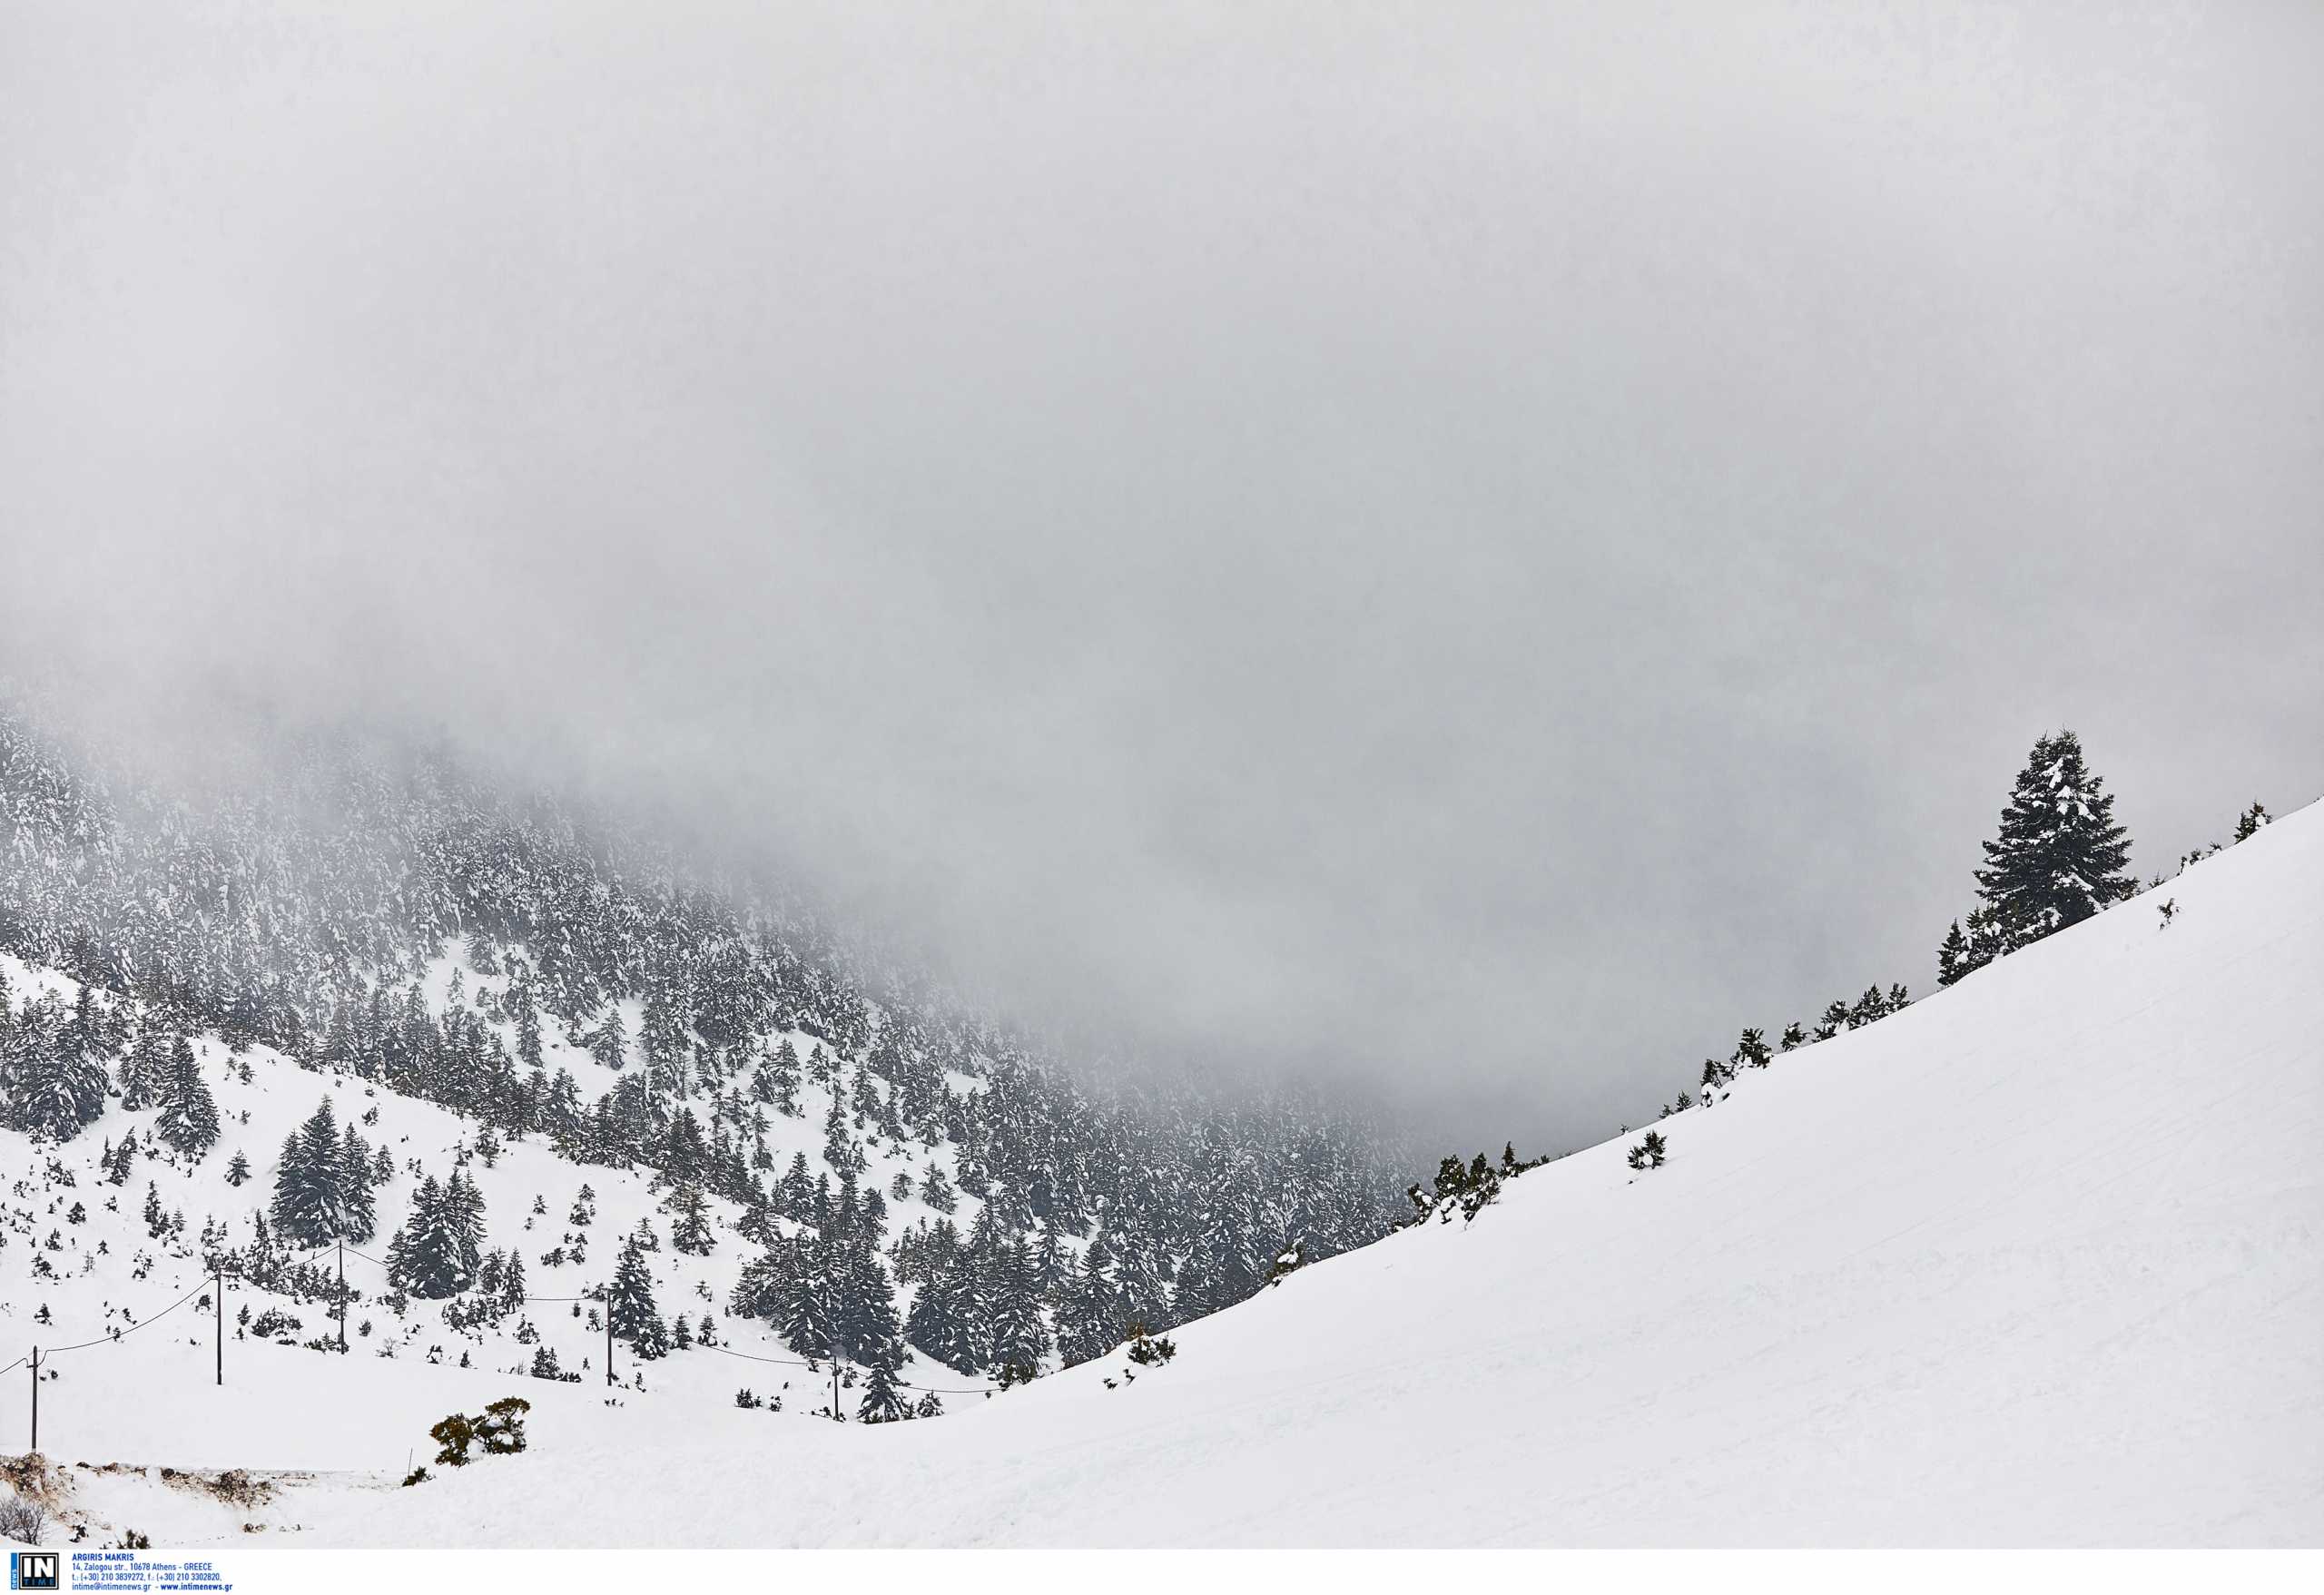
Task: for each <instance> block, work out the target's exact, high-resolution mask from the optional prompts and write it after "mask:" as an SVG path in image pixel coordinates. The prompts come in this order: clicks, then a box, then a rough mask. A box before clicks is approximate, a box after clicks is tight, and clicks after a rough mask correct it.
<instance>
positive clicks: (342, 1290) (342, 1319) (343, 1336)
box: [339, 1236, 347, 1357]
mask: <svg viewBox="0 0 2324 1595" xmlns="http://www.w3.org/2000/svg"><path fill="white" fill-rule="evenodd" d="M339 1354H340V1356H342V1357H343V1356H345V1355H346V1354H347V1241H346V1238H345V1237H344V1236H342V1237H340V1243H339Z"/></svg>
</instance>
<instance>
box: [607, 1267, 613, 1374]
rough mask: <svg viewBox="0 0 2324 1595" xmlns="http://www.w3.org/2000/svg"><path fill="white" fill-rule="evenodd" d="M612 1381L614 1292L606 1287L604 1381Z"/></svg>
mask: <svg viewBox="0 0 2324 1595" xmlns="http://www.w3.org/2000/svg"><path fill="white" fill-rule="evenodd" d="M613 1382H614V1293H613V1287H612V1286H610V1285H608V1286H606V1383H607V1384H611V1383H613Z"/></svg>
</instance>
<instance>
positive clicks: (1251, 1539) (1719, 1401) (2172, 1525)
mask: <svg viewBox="0 0 2324 1595" xmlns="http://www.w3.org/2000/svg"><path fill="white" fill-rule="evenodd" d="M2163 897H2168V898H2170V899H2171V900H2172V901H2174V902H2175V903H2176V905H2177V912H2176V915H2175V918H2174V919H2173V920H2172V921H2171V922H2170V923H2169V925H2168V927H2167V928H2166V927H2164V926H2163V924H2162V921H2161V920H2160V916H2159V915H2158V913H2157V911H2156V910H2157V907H2158V900H2159V899H2161V898H2163ZM1658 1128H1659V1130H1660V1131H1661V1132H1662V1133H1663V1134H1664V1135H1665V1136H1666V1137H1667V1138H1668V1142H1669V1161H1668V1163H1667V1165H1666V1166H1664V1167H1659V1168H1652V1169H1648V1170H1644V1171H1634V1170H1633V1169H1632V1168H1631V1167H1629V1165H1628V1162H1627V1159H1626V1157H1625V1153H1626V1149H1627V1147H1628V1146H1630V1144H1632V1143H1634V1142H1635V1141H1636V1140H1637V1139H1638V1137H1635V1136H1629V1137H1621V1138H1620V1139H1618V1140H1616V1141H1612V1142H1609V1143H1607V1144H1605V1145H1603V1146H1600V1147H1594V1148H1591V1149H1590V1150H1588V1151H1585V1152H1582V1153H1580V1154H1577V1155H1575V1156H1573V1157H1568V1158H1565V1159H1562V1160H1561V1161H1559V1162H1556V1163H1552V1164H1550V1165H1547V1166H1545V1167H1540V1168H1537V1169H1535V1170H1533V1171H1531V1172H1530V1173H1528V1174H1526V1175H1524V1176H1523V1177H1521V1178H1520V1179H1518V1180H1515V1181H1513V1182H1512V1183H1511V1184H1510V1185H1509V1186H1507V1188H1506V1189H1505V1190H1504V1192H1503V1194H1502V1196H1501V1198H1500V1199H1499V1201H1497V1202H1496V1203H1494V1204H1493V1205H1492V1206H1488V1207H1486V1208H1485V1209H1484V1210H1483V1211H1482V1213H1481V1214H1480V1215H1479V1216H1478V1217H1477V1218H1476V1220H1475V1222H1474V1223H1473V1224H1469V1225H1464V1224H1462V1221H1461V1220H1460V1219H1459V1218H1458V1217H1457V1216H1455V1217H1454V1218H1453V1219H1452V1221H1451V1222H1450V1223H1446V1224H1439V1223H1434V1222H1432V1223H1429V1224H1427V1225H1425V1226H1419V1227H1416V1228H1413V1229H1408V1230H1404V1231H1402V1232H1400V1233H1398V1234H1396V1235H1394V1236H1391V1237H1390V1238H1388V1239H1387V1240H1384V1241H1383V1242H1380V1243H1378V1244H1376V1245H1372V1246H1369V1247H1366V1248H1364V1249H1361V1250H1359V1251H1356V1252H1353V1253H1350V1254H1348V1255H1344V1256H1341V1257H1338V1258H1335V1259H1333V1260H1331V1261H1329V1262H1326V1263H1323V1264H1320V1265H1315V1266H1312V1267H1309V1268H1306V1269H1304V1270H1302V1271H1300V1272H1298V1273H1296V1274H1295V1275H1292V1276H1290V1277H1289V1278H1287V1279H1286V1280H1285V1281H1284V1282H1283V1283H1282V1284H1281V1285H1279V1286H1277V1287H1275V1288H1271V1289H1267V1290H1265V1291H1262V1292H1261V1293H1260V1294H1259V1295H1257V1296H1256V1297H1254V1298H1253V1299H1251V1300H1249V1301H1247V1302H1246V1303H1244V1304H1243V1305H1239V1306H1236V1307H1233V1308H1230V1309H1228V1310H1227V1311H1226V1312H1223V1313H1220V1314H1216V1315H1215V1316H1212V1317H1209V1318H1206V1319H1203V1320H1200V1321H1198V1322H1196V1323H1193V1324H1187V1325H1186V1326H1184V1327H1182V1328H1180V1329H1178V1330H1177V1331H1176V1332H1174V1334H1173V1339H1174V1340H1175V1342H1176V1344H1177V1356H1176V1358H1175V1360H1174V1361H1172V1362H1171V1363H1170V1364H1168V1365H1167V1366H1164V1367H1149V1368H1132V1367H1131V1366H1130V1365H1129V1364H1128V1362H1127V1360H1126V1358H1125V1357H1124V1355H1123V1354H1120V1353H1118V1352H1117V1353H1116V1354H1112V1355H1110V1356H1108V1357H1104V1358H1101V1359H1099V1360H1098V1361H1097V1362H1095V1363H1091V1364H1084V1365H1082V1366H1080V1367H1077V1368H1073V1369H1069V1370H1067V1371H1065V1372H1063V1373H1057V1374H1054V1375H1051V1376H1049V1377H1048V1378H1045V1379H1042V1380H1040V1381H1039V1382H1037V1383H1033V1384H1031V1385H1029V1386H1027V1387H1024V1388H1021V1389H1018V1390H1014V1391H1009V1392H1007V1393H1001V1394H1000V1395H997V1396H994V1397H992V1398H990V1399H989V1400H972V1401H969V1402H966V1403H962V1405H961V1406H960V1407H959V1408H956V1410H955V1412H954V1413H953V1414H952V1415H950V1416H948V1417H946V1418H944V1419H943V1420H941V1421H938V1422H925V1423H899V1424H884V1425H880V1426H876V1427H862V1426H857V1425H853V1424H850V1425H844V1426H842V1425H837V1424H832V1423H817V1422H812V1421H807V1420H803V1419H797V1418H795V1415H794V1414H786V1415H784V1416H782V1417H776V1416H771V1415H770V1414H768V1413H762V1412H757V1411H743V1410H738V1409H736V1408H734V1406H733V1405H732V1404H731V1401H729V1400H725V1399H723V1398H714V1393H712V1392H711V1391H710V1390H709V1389H708V1388H707V1386H708V1385H710V1384H712V1383H715V1384H717V1385H718V1386H720V1388H721V1389H723V1388H724V1386H725V1385H727V1384H730V1383H742V1382H743V1381H738V1380H735V1379H734V1377H733V1375H732V1373H731V1370H732V1369H733V1368H734V1367H735V1366H738V1365H739V1364H734V1363H732V1362H731V1360H730V1359H727V1358H725V1357H724V1356H721V1355H719V1354H714V1353H713V1354H705V1353H703V1352H701V1351H698V1350H697V1351H694V1352H690V1353H686V1354H680V1355H679V1356H676V1357H673V1358H671V1359H669V1361H668V1363H666V1364H661V1365H659V1367H667V1368H670V1369H672V1370H673V1372H672V1373H671V1375H670V1376H669V1378H668V1379H667V1381H666V1382H665V1381H663V1380H662V1378H661V1375H660V1373H659V1367H657V1372H656V1375H655V1379H654V1380H653V1381H650V1383H656V1384H657V1386H661V1387H657V1388H655V1389H653V1390H650V1391H648V1392H647V1393H644V1394H634V1393H633V1394H628V1395H625V1396H624V1397H622V1398H621V1401H622V1404H619V1405H612V1406H609V1405H606V1404H605V1400H604V1396H605V1393H604V1392H603V1391H602V1390H601V1389H598V1388H595V1387H592V1386H587V1385H583V1386H571V1385H556V1384H547V1383H541V1382H521V1381H516V1380H512V1379H509V1378H507V1377H505V1376H499V1375H495V1374H491V1373H480V1372H474V1371H461V1370H457V1369H452V1368H446V1367H428V1366H426V1365H425V1364H419V1363H417V1362H414V1361H412V1360H410V1359H408V1358H407V1359H402V1360H399V1361H394V1362H389V1361H383V1360H380V1359H377V1358H370V1359H361V1358H350V1359H345V1360H341V1359H338V1358H330V1357H321V1356H317V1355H315V1354H311V1353H304V1352H300V1351H296V1350H289V1349H282V1348H278V1347H272V1346H263V1345H261V1346H251V1347H242V1346H237V1345H234V1344H231V1343H230V1346H229V1351H230V1354H231V1356H232V1357H233V1359H234V1360H233V1364H232V1374H233V1378H234V1383H232V1384H231V1386H230V1388H228V1389H225V1390H223V1391H221V1390H218V1389H216V1388H214V1387H212V1385H211V1384H210V1383H208V1378H209V1372H210V1357H211V1351H210V1342H209V1333H210V1327H211V1326H210V1324H209V1323H208V1322H207V1321H206V1320H204V1319H200V1318H195V1319H192V1320H190V1321H186V1322H182V1323H177V1324H175V1326H174V1327H168V1328H164V1327H162V1326H157V1328H156V1330H155V1331H154V1332H153V1334H150V1335H140V1336H136V1337H133V1338H132V1339H130V1340H128V1341H125V1342H123V1344H121V1345H119V1346H117V1347H113V1348H107V1349H106V1352H105V1358H106V1361H105V1365H104V1366H103V1368H102V1369H100V1368H97V1367H95V1366H94V1365H87V1366H86V1368H85V1372H84V1371H83V1370H74V1371H73V1372H72V1373H70V1375H69V1376H68V1377H67V1379H65V1380H64V1381H61V1382H60V1383H58V1384H55V1385H52V1386H50V1387H49V1393H47V1394H45V1395H44V1401H46V1402H47V1403H49V1404H48V1405H46V1406H44V1420H43V1422H44V1432H43V1447H44V1451H46V1452H49V1454H50V1456H51V1457H52V1458H53V1459H55V1460H56V1461H57V1462H59V1463H60V1464H61V1468H60V1478H61V1482H59V1483H58V1484H57V1485H56V1486H55V1488H56V1491H57V1497H58V1500H59V1501H60V1502H61V1503H62V1504H64V1505H65V1506H66V1507H67V1508H68V1509H70V1510H74V1511H82V1512H84V1513H85V1514H86V1515H87V1518H88V1520H89V1521H91V1522H92V1523H93V1524H94V1525H96V1526H97V1528H96V1531H99V1532H110V1531H118V1530H119V1529H121V1528H124V1527H134V1528H137V1529H140V1530H143V1531H145V1532H147V1533H150V1534H153V1535H154V1536H155V1537H156V1539H157V1541H163V1542H169V1541H194V1540H209V1539H215V1538H217V1537H219V1536H221V1535H230V1534H231V1535H239V1534H241V1532H242V1525H243V1524H244V1523H245V1522H248V1523H252V1524H265V1525H270V1527H269V1528H268V1530H267V1532H268V1533H269V1535H270V1538H271V1539H272V1540H275V1541H280V1542H289V1543H313V1544H396V1545H423V1544H426V1545H434V1544H586V1545H632V1544H655V1543H664V1544H696V1545H720V1544H732V1545H747V1546H779V1545H793V1544H833V1543H839V1544H866V1543H868V1544H907V1543H935V1544H970V1543H1020V1544H1196V1545H1216V1544H1463V1545H1500V1544H1518V1545H1526V1544H1577V1543H1594V1544H1606V1543H1611V1544H1704V1543H1709V1544H1760V1543H1802V1542H1806V1543H1835V1544H1848V1543H1866V1544H1929V1545H1942V1544H2001V1545H2042V1544H2079V1543H2114V1544H2132V1545H2146V1544H2172V1543H2200V1544H2215V1543H2217V1544H2283V1543H2308V1544H2313V1543H2315V1542H2317V1541H2319V1539H2320V1538H2324V1332H2320V1331H2319V1325H2324V1151H2319V1146H2324V809H2317V808H2311V809H2309V811H2307V812H2302V813H2299V814H2296V815H2293V816H2291V817H2290V818H2289V819H2287V820H2285V821H2283V822H2279V823H2278V824H2276V825H2273V826H2270V827H2269V828H2268V829H2267V830H2265V831H2264V832H2261V833H2260V835H2258V836H2257V837H2255V838H2254V839H2252V840H2251V841H2250V842H2245V843H2243V844H2241V845H2240V846H2238V847H2235V848H2233V849H2231V850H2230V851H2228V852H2225V853H2222V854H2221V855H2219V856H2217V857H2215V858H2212V859H2211V860H2208V861H2204V862H2202V863H2201V864H2199V865H2197V866H2195V867H2194V868H2192V869H2191V870H2190V871H2187V872H2186V873H2185V874H2184V875H2182V876H2181V877H2180V878H2179V879H2178V880H2176V881H2173V882H2171V885H2170V886H2168V887H2167V888H2164V889H2163V890H2162V891H2159V892H2155V893H2152V894H2150V895H2148V896H2145V897H2142V898H2139V899H2136V900H2134V901H2131V902H2129V903H2126V904H2124V905H2122V906H2121V907H2119V908H2117V909H2114V910H2112V911H2109V912H2107V913H2104V914H2102V915H2101V916H2099V917H2098V918H2096V919H2094V920H2093V921H2089V922H2087V923H2085V924H2083V925H2080V926H2078V927H2075V928H2074V929H2073V930H2067V931H2064V932H2063V933H2061V934H2059V935H2057V936H2054V937H2053V938H2051V939H2050V940H2046V941H2043V942H2042V943H2040V944H2038V945H2036V946H2034V947H2032V948H2030V949H2028V950H2024V951H2023V952H2020V953H2017V954H2015V955H2014V956H2012V957H2010V958H2008V959H2006V960H2003V961H2002V962H2000V963H1998V964H1995V965H1994V966H1993V967H1991V968H1989V969H1986V970H1982V971H1980V972H1978V973H1977V974H1975V975H1973V976H1971V977H1970V978H1969V979H1967V980H1965V981H1963V982H1962V983H1960V984H1958V985H1956V986H1955V987H1953V988H1951V989H1948V990H1946V991H1944V992H1942V993H1940V994H1938V995H1937V996H1935V997H1934V998H1932V999H1927V1000H1925V1001H1923V1002H1921V1003H1919V1004H1917V1005H1915V1006H1914V1007H1913V1008H1911V1009H1908V1010H1906V1011H1905V1012H1904V1013H1901V1014H1899V1015H1896V1016H1895V1017H1894V1018H1891V1019H1886V1020H1885V1021H1883V1022H1881V1023H1879V1024H1877V1025H1874V1026H1870V1027H1868V1028H1866V1029H1862V1030H1859V1031H1855V1032H1851V1033H1849V1034H1847V1035H1845V1036H1843V1037H1841V1038H1839V1039H1836V1040H1834V1041H1831V1042H1827V1043H1825V1044H1822V1045H1818V1046H1816V1047H1812V1048H1809V1049H1806V1050H1804V1051H1801V1052H1798V1053H1795V1054H1791V1055H1787V1056H1785V1057H1783V1058H1778V1059H1777V1062H1776V1064H1775V1065H1774V1067H1772V1068H1769V1069H1767V1070H1765V1071H1750V1072H1748V1073H1747V1074H1746V1075H1745V1077H1744V1078H1743V1079H1742V1080H1741V1081H1740V1082H1739V1083H1738V1088H1736V1089H1735V1091H1734V1092H1733V1093H1732V1095H1731V1096H1730V1097H1729V1098H1727V1099H1726V1100H1725V1101H1723V1102H1721V1103H1720V1104H1719V1105H1718V1106H1717V1107H1716V1108H1709V1109H1696V1110H1694V1111H1691V1112H1689V1113H1685V1114H1682V1115H1679V1116H1678V1117H1674V1118H1672V1119H1669V1120H1667V1121H1665V1122H1664V1123H1663V1124H1661V1125H1660V1126H1659V1127H1658ZM711 1364H722V1365H721V1366H719V1367H718V1368H717V1370H716V1372H717V1374H718V1375H719V1376H718V1377H717V1378H716V1379H714V1380H713V1379H709V1378H706V1377H705V1376H704V1375H701V1374H698V1373H692V1372H683V1373H682V1372H680V1370H691V1369H692V1368H693V1367H694V1366H696V1365H700V1366H704V1367H707V1366H709V1365H711ZM60 1366H62V1364H60ZM1133 1373H1134V1374H1135V1375H1136V1376H1135V1379H1134V1380H1133V1379H1132V1378H1131V1377H1130V1375H1131V1374H1133ZM23 1379H24V1375H23V1373H22V1372H21V1371H20V1372H18V1373H15V1375H14V1376H13V1377H10V1378H0V1425H5V1430H0V1433H21V1425H22V1423H23V1422H24V1419H25V1412H24V1401H25V1389H26V1387H25V1384H24V1383H22V1381H23ZM685 1380H693V1381H694V1382H695V1383H694V1385H688V1384H685V1383H683V1382H684V1381H685ZM762 1383H763V1382H762ZM697 1386H700V1388H697ZM506 1393H520V1394H524V1395H527V1396H528V1397H530V1398H531V1399H532V1400H533V1401H534V1402H535V1403H536V1404H535V1410H534V1412H533V1413H532V1417H531V1422H530V1433H531V1449H530V1450H528V1451H527V1452H526V1453H524V1454H522V1455H519V1456H513V1457H493V1458H487V1459H485V1460H483V1461H481V1462H478V1463H477V1464H476V1465H473V1466H471V1467H468V1468H467V1469H465V1470H462V1471H460V1472H447V1473H445V1475H444V1476H443V1477H440V1478H438V1479H434V1480H431V1481H429V1482H427V1483H424V1484H421V1485H419V1486H416V1487H414V1488H410V1489H399V1488H397V1487H396V1481H397V1479H398V1478H399V1476H400V1473H401V1472H402V1469H403V1466H404V1463H405V1456H406V1451H407V1448H411V1447H417V1448H419V1450H418V1455H419V1457H420V1459H421V1460H425V1458H426V1456H427V1454H428V1442H427V1441H426V1439H425V1431H426V1429H427V1426H428V1423H431V1422H433V1421H434V1419H435V1418H436V1417H438V1416H440V1415H441V1413H443V1412H445V1411H448V1410H450V1409H451V1408H454V1407H462V1408H464V1409H466V1410H468V1411H475V1410H476V1409H478V1408H479V1407H481V1405H482V1404H483V1403H485V1402H487V1401H489V1400H491V1399H493V1398H495V1397H497V1396H498V1395H501V1394H506ZM52 1412H54V1413H55V1416H54V1417H53V1418H52V1417H51V1416H49V1415H48V1414H49V1413H52ZM51 1423H55V1424H56V1425H57V1427H56V1428H55V1429H54V1431H52V1430H51V1429H50V1428H49V1425H50V1424H51ZM52 1433H54V1440H52V1439H51V1438H50V1436H51V1434H52ZM80 1463H87V1464H91V1467H90V1468H81V1467H78V1466H76V1464H80ZM109 1463H118V1464H124V1465H126V1466H127V1467H128V1468H130V1469H132V1470H133V1469H135V1468H137V1467H140V1466H143V1467H144V1468H146V1469H148V1470H157V1469H158V1467H159V1466H160V1465H162V1464H168V1465H171V1466H173V1467H178V1468H187V1467H196V1466H198V1467H202V1468H209V1469H218V1468H224V1467H240V1468H243V1469H248V1470H252V1471H253V1472H254V1473H258V1474H267V1473H269V1472H271V1474H272V1475H273V1476H271V1477H261V1478H260V1480H259V1484H260V1486H261V1488H262V1489H263V1490H265V1491H267V1492H271V1499H269V1500H267V1501H263V1502H261V1503H258V1504H237V1503H231V1502H222V1501H220V1500H219V1499H218V1495H219V1494H220V1493H221V1492H218V1491H215V1490H208V1489H204V1488H202V1487H201V1484H200V1482H198V1481H197V1482H192V1483H189V1482H187V1481H185V1480H183V1479H180V1480H178V1481H176V1482H168V1483H165V1482H162V1480H161V1479H160V1477H159V1474H158V1472H157V1471H153V1472H145V1473H139V1472H134V1471H131V1472H94V1471H92V1470H93V1469H94V1468H96V1467H99V1466H102V1465H103V1464H109ZM292 1469H296V1470H307V1471H309V1472H307V1473H305V1474H298V1475H288V1474H284V1473H282V1472H281V1471H282V1470H292ZM223 1493H224V1494H226V1495H229V1496H235V1495H237V1494H238V1492H237V1490H235V1489H233V1488H229V1489H227V1490H225V1491H224V1492H223ZM241 1500H242V1501H247V1500H248V1495H247V1492H241Z"/></svg>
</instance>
